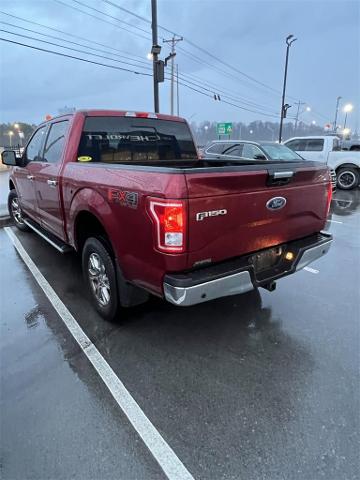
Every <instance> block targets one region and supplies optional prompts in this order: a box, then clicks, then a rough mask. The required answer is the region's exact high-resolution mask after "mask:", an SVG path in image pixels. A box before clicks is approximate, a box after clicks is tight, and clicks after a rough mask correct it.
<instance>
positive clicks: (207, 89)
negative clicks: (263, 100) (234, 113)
mask: <svg viewBox="0 0 360 480" xmlns="http://www.w3.org/2000/svg"><path fill="white" fill-rule="evenodd" d="M183 80H184V81H186V82H187V83H189V84H190V85H195V86H197V87H198V88H201V89H202V90H205V91H207V92H211V93H213V94H214V89H209V88H206V87H204V86H202V85H199V84H197V83H194V82H191V81H190V80H187V79H183ZM223 98H229V99H230V100H231V97H229V96H227V95H222V96H221V101H223ZM224 103H225V102H224ZM237 106H238V108H241V109H242V110H246V111H248V112H252V113H258V114H261V115H266V116H268V115H271V116H272V117H273V116H276V113H274V112H272V114H270V113H266V112H262V111H259V110H257V111H255V110H251V109H249V108H246V107H242V106H240V105H237Z"/></svg>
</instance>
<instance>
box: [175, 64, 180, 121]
mask: <svg viewBox="0 0 360 480" xmlns="http://www.w3.org/2000/svg"><path fill="white" fill-rule="evenodd" d="M176 104H177V116H179V64H178V63H177V64H176Z"/></svg>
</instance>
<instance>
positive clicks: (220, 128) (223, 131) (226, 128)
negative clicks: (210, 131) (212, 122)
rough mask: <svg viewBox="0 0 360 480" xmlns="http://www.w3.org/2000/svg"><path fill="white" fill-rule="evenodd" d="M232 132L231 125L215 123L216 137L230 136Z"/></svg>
mask: <svg viewBox="0 0 360 480" xmlns="http://www.w3.org/2000/svg"><path fill="white" fill-rule="evenodd" d="M232 131H233V125H232V123H217V124H216V132H217V134H218V135H230V134H231V133H232Z"/></svg>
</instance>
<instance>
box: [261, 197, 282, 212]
mask: <svg viewBox="0 0 360 480" xmlns="http://www.w3.org/2000/svg"><path fill="white" fill-rule="evenodd" d="M285 205H286V198H284V197H274V198H270V200H268V201H267V202H266V208H268V209H269V210H280V209H281V208H283V207H285Z"/></svg>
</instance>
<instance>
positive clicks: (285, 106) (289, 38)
mask: <svg viewBox="0 0 360 480" xmlns="http://www.w3.org/2000/svg"><path fill="white" fill-rule="evenodd" d="M296 40H297V38H294V35H288V36H287V37H286V45H287V47H286V59H285V70H284V83H283V92H282V99H281V116H280V128H279V143H281V139H282V129H283V122H284V118H286V112H287V109H288V108H289V107H290V105H288V104H285V92H286V80H287V69H288V63H289V50H290V47H291V45H292V44H293V43H294V42H295V41H296Z"/></svg>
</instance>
